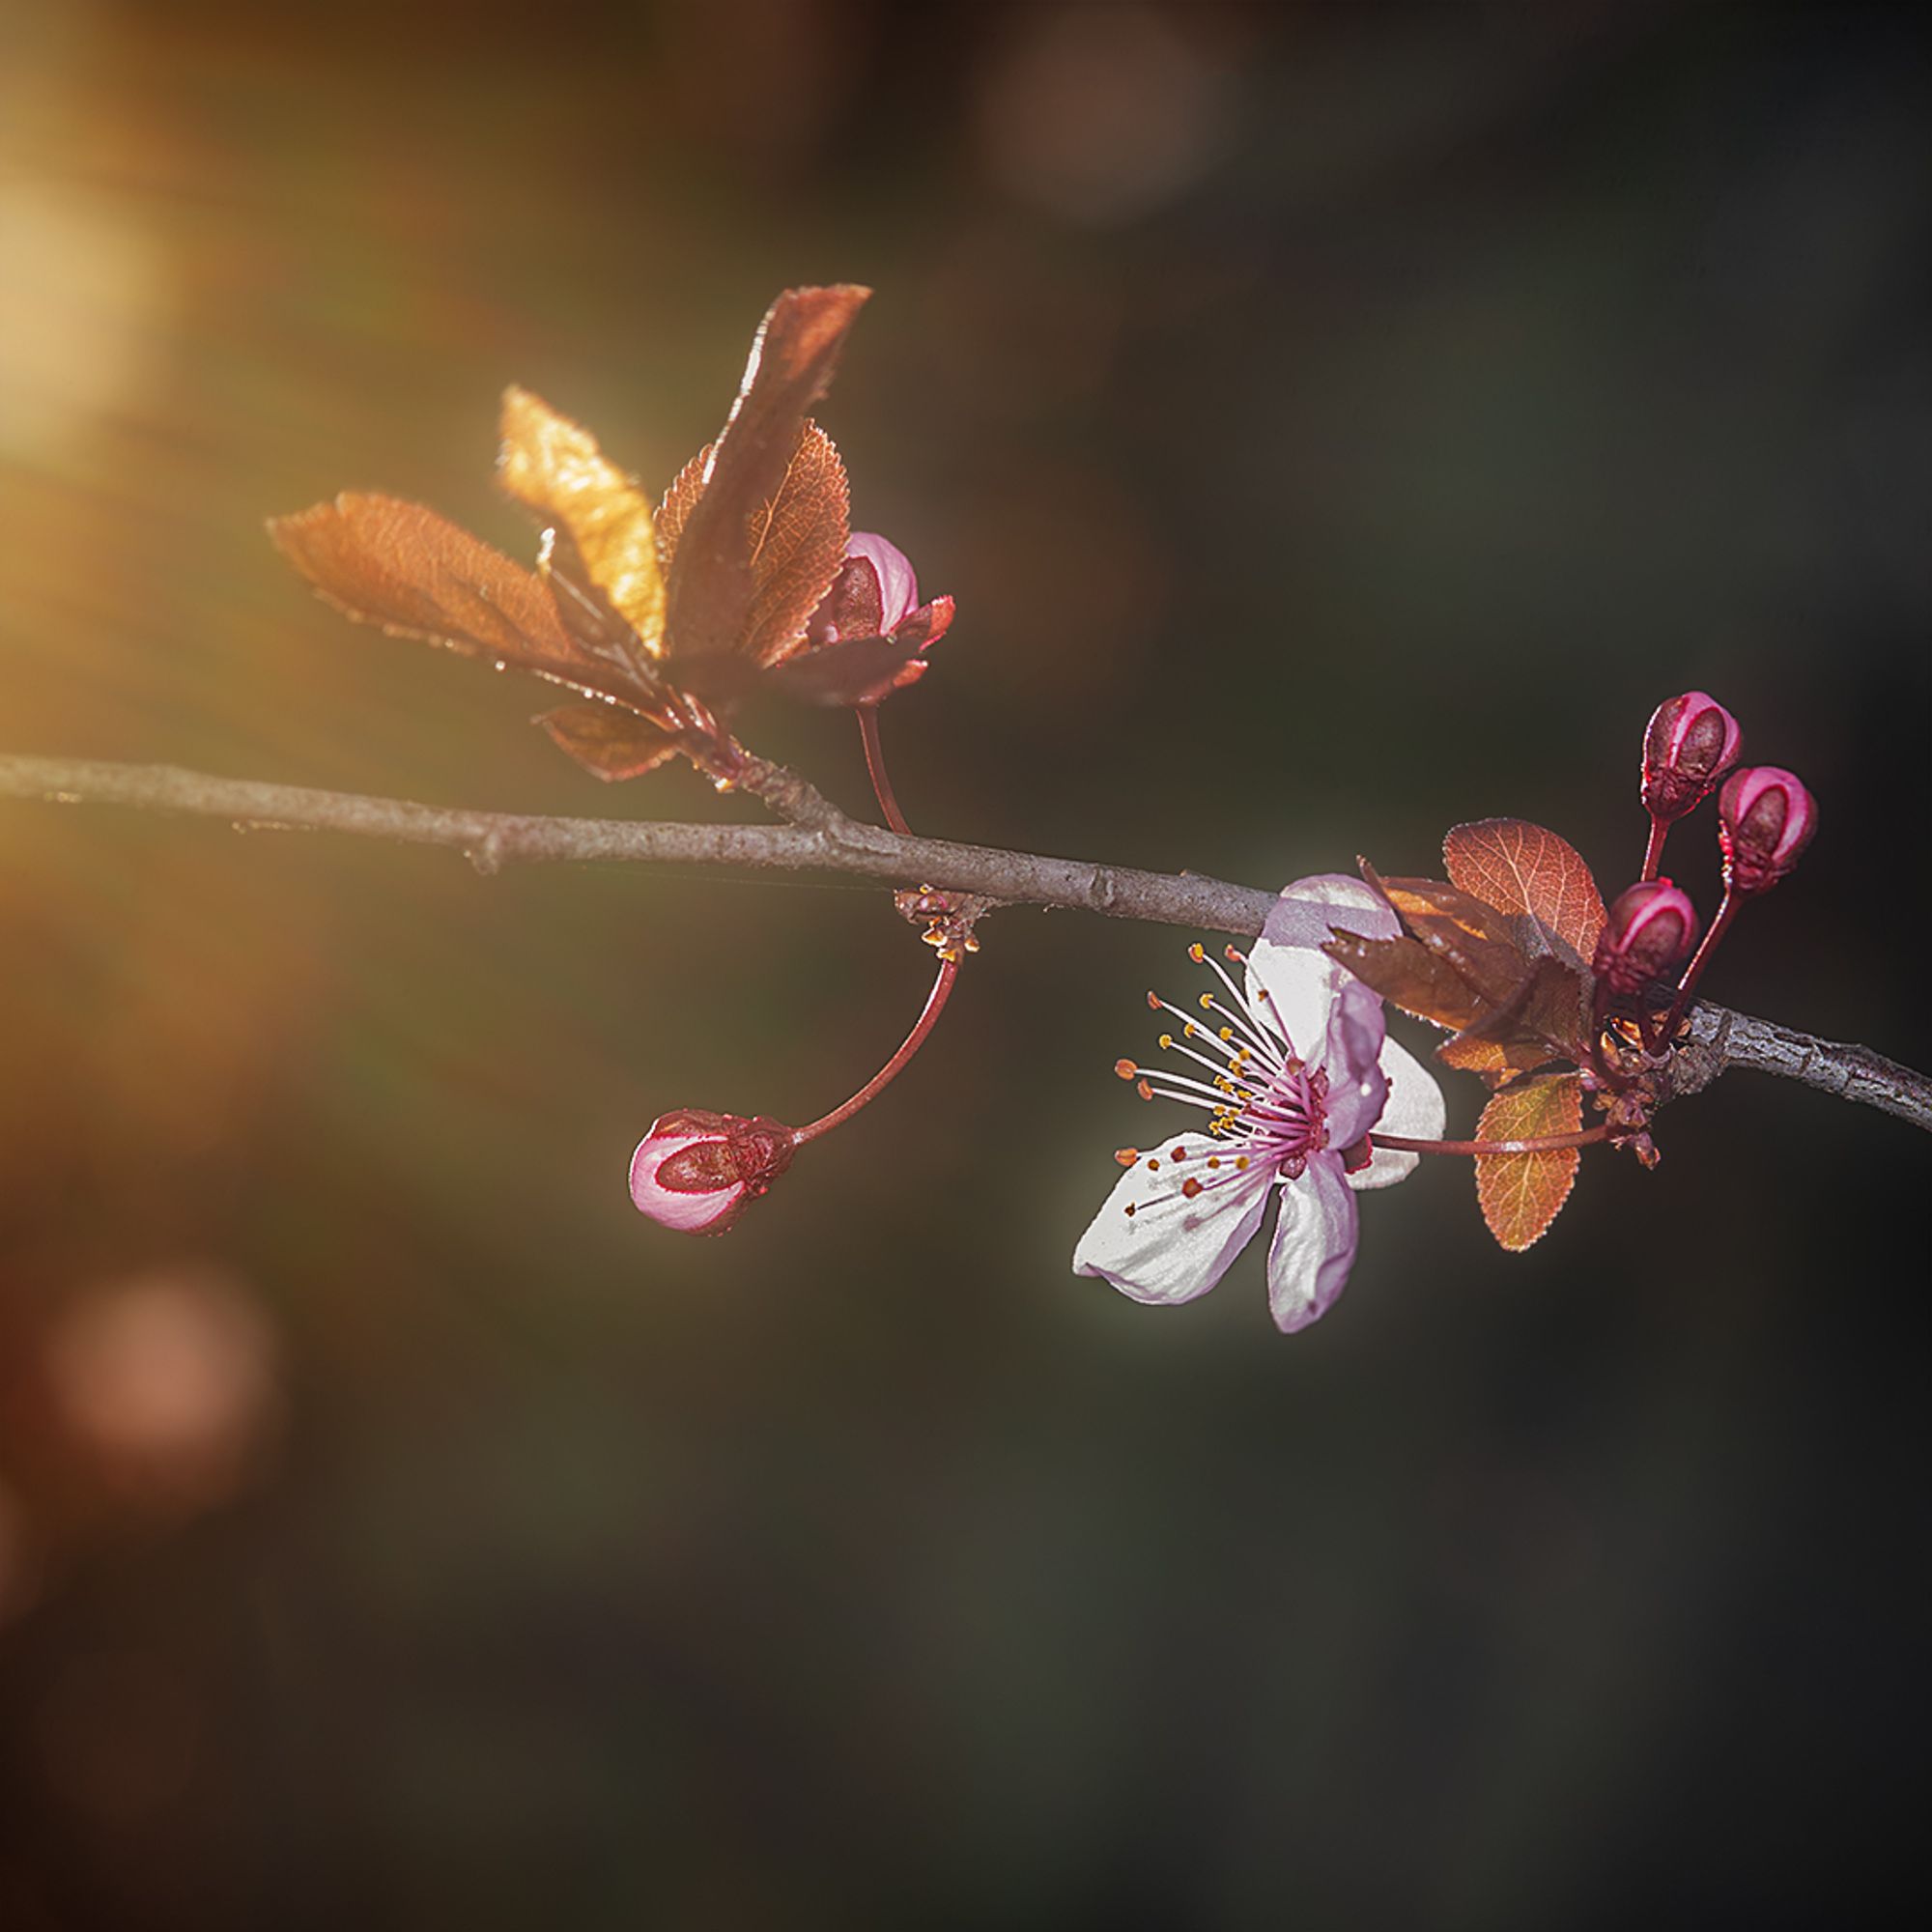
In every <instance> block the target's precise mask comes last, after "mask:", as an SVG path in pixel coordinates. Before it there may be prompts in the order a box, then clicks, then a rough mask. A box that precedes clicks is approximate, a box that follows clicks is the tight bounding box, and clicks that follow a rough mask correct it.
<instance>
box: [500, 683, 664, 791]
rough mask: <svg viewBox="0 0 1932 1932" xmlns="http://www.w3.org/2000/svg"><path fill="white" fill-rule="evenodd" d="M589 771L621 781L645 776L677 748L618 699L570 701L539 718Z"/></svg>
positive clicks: (546, 728) (598, 775)
mask: <svg viewBox="0 0 1932 1932" xmlns="http://www.w3.org/2000/svg"><path fill="white" fill-rule="evenodd" d="M535 723H537V724H539V725H542V726H543V727H544V729H545V730H546V731H548V732H549V733H550V735H551V737H552V738H553V739H554V741H555V743H556V745H557V747H558V748H559V749H560V750H562V751H564V752H567V753H569V754H570V755H571V756H572V757H573V758H575V759H576V760H577V762H578V763H579V764H580V765H582V767H583V769H584V770H585V771H587V772H590V773H593V774H594V775H595V776H596V777H598V778H600V779H604V780H606V781H610V782H611V783H615V782H617V781H621V780H624V779H635V778H641V777H642V776H643V775H644V773H646V772H649V771H655V770H656V769H657V767H658V766H659V765H661V764H663V763H664V761H665V760H666V759H667V758H668V757H671V756H674V755H675V753H676V751H677V746H676V743H675V742H674V741H673V740H672V739H671V738H670V736H669V735H668V733H666V732H665V731H663V730H661V729H660V728H659V727H658V726H657V725H653V724H652V723H651V722H650V720H649V719H648V718H639V717H638V716H637V715H636V714H635V713H634V712H630V711H626V710H623V709H622V708H621V707H620V706H618V705H614V704H599V703H596V702H592V703H589V704H565V705H562V706H560V707H559V708H558V709H557V710H555V711H546V712H545V713H544V714H543V716H542V717H540V718H538V719H537V720H535Z"/></svg>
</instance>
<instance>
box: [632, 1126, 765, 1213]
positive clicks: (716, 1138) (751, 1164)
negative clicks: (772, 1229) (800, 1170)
mask: <svg viewBox="0 0 1932 1932" xmlns="http://www.w3.org/2000/svg"><path fill="white" fill-rule="evenodd" d="M796 1145H797V1142H796V1140H795V1139H794V1137H793V1134H792V1130H791V1129H790V1128H789V1127H788V1126H786V1125H785V1124H784V1123H783V1122H781V1121H771V1120H767V1119H766V1118H765V1117H764V1116H763V1115H762V1114H759V1115H756V1116H754V1117H753V1118H752V1119H750V1120H747V1119H745V1118H744V1117H743V1116H742V1115H739V1114H713V1113H707V1112H706V1111H705V1110H704V1109H703V1108H702V1107H680V1108H678V1109H676V1110H675V1111H674V1112H672V1113H668V1114H664V1115H661V1116H660V1117H659V1118H658V1119H657V1120H655V1121H654V1122H651V1130H650V1132H649V1133H647V1134H646V1135H645V1136H644V1137H643V1139H642V1140H640V1141H639V1143H638V1151H637V1152H636V1153H634V1154H633V1155H632V1156H631V1199H632V1201H633V1202H634V1203H635V1204H636V1206H637V1208H638V1211H639V1213H640V1214H648V1215H649V1216H650V1217H651V1219H652V1220H653V1221H657V1222H660V1223H661V1224H662V1225H663V1226H665V1227H667V1228H675V1229H676V1230H677V1231H678V1233H679V1234H681V1235H722V1234H724V1233H725V1230H726V1229H727V1228H729V1227H730V1226H731V1224H732V1223H733V1222H734V1221H736V1220H737V1218H738V1216H739V1215H740V1214H742V1213H743V1212H744V1211H745V1208H747V1207H748V1206H749V1205H750V1204H751V1203H752V1202H753V1201H755V1200H756V1199H757V1198H758V1196H759V1195H761V1194H763V1193H764V1192H765V1191H766V1189H767V1188H769V1187H770V1186H771V1184H772V1182H773V1181H774V1180H776V1179H778V1178H779V1176H780V1175H781V1174H782V1173H783V1172H784V1171H785V1169H786V1168H787V1167H789V1166H790V1165H791V1156H792V1150H793V1148H794V1147H795V1146H796Z"/></svg>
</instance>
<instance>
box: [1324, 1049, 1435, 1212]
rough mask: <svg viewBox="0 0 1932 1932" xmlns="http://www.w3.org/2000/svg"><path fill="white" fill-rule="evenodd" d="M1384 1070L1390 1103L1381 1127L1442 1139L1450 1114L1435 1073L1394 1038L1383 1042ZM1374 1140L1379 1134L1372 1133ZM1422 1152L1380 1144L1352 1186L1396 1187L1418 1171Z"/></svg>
mask: <svg viewBox="0 0 1932 1932" xmlns="http://www.w3.org/2000/svg"><path fill="white" fill-rule="evenodd" d="M1382 1071H1383V1072H1384V1073H1385V1074H1387V1075H1388V1084H1389V1096H1388V1104H1387V1105H1386V1106H1385V1107H1384V1108H1383V1109H1382V1117H1381V1119H1380V1121H1379V1122H1377V1131H1378V1132H1380V1133H1385V1134H1401V1135H1403V1136H1404V1137H1405V1138H1406V1139H1408V1140H1418V1141H1439V1140H1440V1139H1441V1138H1442V1129H1443V1126H1444V1124H1445V1122H1447V1119H1448V1115H1447V1114H1446V1112H1445V1111H1444V1109H1443V1105H1442V1089H1441V1088H1440V1087H1438V1086H1437V1085H1436V1084H1435V1075H1434V1074H1433V1073H1431V1072H1430V1070H1429V1069H1428V1067H1426V1066H1425V1065H1423V1064H1422V1063H1421V1061H1419V1060H1418V1059H1416V1057H1415V1055H1414V1054H1412V1053H1411V1052H1409V1050H1408V1049H1407V1047H1406V1046H1403V1045H1402V1044H1400V1042H1398V1041H1396V1040H1393V1039H1390V1040H1384V1041H1383V1042H1382ZM1370 1138H1371V1139H1372V1140H1373V1139H1374V1138H1375V1136H1374V1135H1373V1134H1371V1136H1370ZM1421 1158H1422V1156H1421V1155H1420V1154H1419V1153H1398V1152H1396V1151H1394V1149H1392V1148H1378V1149H1377V1150H1376V1157H1375V1159H1374V1160H1372V1161H1371V1162H1370V1163H1369V1164H1368V1166H1367V1167H1365V1168H1363V1169H1362V1170H1361V1172H1360V1173H1359V1174H1351V1175H1350V1177H1349V1185H1350V1187H1357V1188H1360V1187H1393V1186H1394V1185H1395V1183H1396V1182H1397V1181H1398V1180H1402V1179H1406V1177H1407V1176H1408V1175H1410V1174H1412V1173H1414V1171H1415V1166H1416V1163H1417V1162H1418V1161H1419V1160H1420V1159H1421Z"/></svg>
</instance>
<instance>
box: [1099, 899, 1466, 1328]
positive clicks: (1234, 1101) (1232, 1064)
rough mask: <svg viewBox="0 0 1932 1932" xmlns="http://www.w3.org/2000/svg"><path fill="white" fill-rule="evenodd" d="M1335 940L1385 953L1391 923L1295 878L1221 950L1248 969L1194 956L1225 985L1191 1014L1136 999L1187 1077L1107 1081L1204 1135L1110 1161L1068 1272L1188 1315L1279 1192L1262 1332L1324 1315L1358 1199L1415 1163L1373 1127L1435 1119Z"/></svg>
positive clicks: (1128, 1069)
mask: <svg viewBox="0 0 1932 1932" xmlns="http://www.w3.org/2000/svg"><path fill="white" fill-rule="evenodd" d="M1331 929H1340V930H1343V931H1348V932H1353V933H1357V934H1359V935H1361V936H1362V937H1364V938H1372V939H1390V938H1393V937H1394V936H1395V935H1396V934H1397V932H1398V931H1399V930H1400V926H1399V923H1398V921H1397V919H1396V916H1395V913H1394V912H1393V911H1392V910H1391V909H1390V907H1389V905H1388V902H1387V901H1386V900H1385V899H1384V898H1383V897H1382V896H1381V895H1379V894H1378V893H1377V892H1376V891H1375V890H1374V889H1373V888H1372V887H1370V886H1367V885H1365V884H1364V883H1363V882H1362V881H1361V880H1359V879H1350V878H1347V877H1344V876H1342V875H1340V874H1328V875H1323V876H1320V877H1316V878H1308V879H1297V880H1296V881H1295V882H1294V884H1293V885H1292V886H1289V887H1287V888H1286V889H1285V890H1284V891H1283V893H1282V895H1281V897H1280V899H1279V900H1278V901H1277V902H1276V905H1275V907H1274V910H1273V911H1272V912H1271V913H1270V914H1269V916H1268V920H1267V923H1266V925H1265V926H1264V928H1263V931H1262V936H1261V938H1260V940H1259V941H1258V942H1257V943H1256V945H1255V947H1254V950H1253V951H1252V952H1250V953H1249V954H1248V955H1247V956H1246V959H1245V961H1243V960H1242V956H1241V954H1239V953H1238V952H1236V951H1235V949H1234V948H1232V947H1230V948H1229V949H1228V955H1229V957H1230V959H1231V960H1232V961H1234V962H1236V963H1244V964H1245V966H1246V969H1247V970H1246V974H1245V976H1244V977H1245V983H1244V984H1243V985H1239V986H1237V985H1236V982H1235V980H1234V979H1233V977H1232V976H1231V975H1229V974H1228V973H1227V972H1225V971H1223V969H1222V968H1221V967H1220V966H1219V965H1218V964H1216V963H1215V962H1213V961H1212V960H1210V959H1209V958H1208V954H1207V952H1205V950H1204V949H1203V948H1201V947H1200V946H1196V947H1194V948H1192V949H1191V954H1190V956H1191V957H1192V958H1194V959H1195V960H1196V961H1197V962H1198V963H1202V964H1208V965H1212V966H1213V969H1214V971H1215V973H1216V974H1217V976H1218V977H1219V979H1220V980H1221V983H1222V988H1223V993H1222V994H1216V993H1205V994H1203V995H1202V996H1201V998H1200V1001H1199V1006H1198V1009H1197V1010H1198V1011H1199V1012H1200V1013H1201V1014H1202V1015H1203V1017H1201V1018H1199V1019H1197V1018H1194V1017H1193V1016H1191V1015H1189V1014H1187V1013H1184V1012H1182V1011H1181V1010H1180V1009H1179V1008H1176V1007H1172V1006H1169V1005H1168V1004H1167V1002H1166V1001H1164V1000H1161V999H1159V998H1158V997H1157V996H1156V995H1154V994H1151V993H1150V994H1149V995H1148V1003H1149V1005H1150V1006H1151V1007H1153V1008H1154V1009H1157V1010H1160V1011H1165V1012H1169V1013H1172V1014H1174V1015H1175V1016H1176V1017H1177V1018H1178V1019H1179V1020H1180V1022H1181V1025H1180V1028H1179V1033H1178V1034H1164V1035H1163V1036H1162V1037H1161V1042H1160V1043H1161V1047H1162V1049H1163V1050H1164V1051H1166V1052H1169V1053H1172V1054H1174V1055H1175V1056H1177V1057H1178V1058H1179V1059H1182V1060H1186V1061H1191V1062H1193V1063H1194V1065H1196V1066H1197V1067H1199V1068H1200V1069H1201V1070H1200V1072H1199V1073H1191V1072H1175V1073H1169V1072H1164V1071H1163V1072H1155V1071H1151V1070H1149V1071H1145V1072H1144V1071H1143V1070H1142V1069H1141V1068H1140V1067H1138V1066H1136V1065H1133V1064H1132V1063H1131V1062H1128V1061H1122V1062H1121V1063H1120V1065H1119V1066H1118V1067H1117V1068H1116V1069H1115V1070H1116V1071H1117V1072H1119V1073H1120V1074H1121V1075H1122V1078H1123V1079H1129V1080H1133V1081H1134V1082H1136V1083H1137V1085H1138V1088H1139V1091H1140V1093H1141V1094H1142V1096H1143V1098H1146V1099H1156V1098H1159V1099H1174V1100H1179V1101H1182V1102H1183V1103H1185V1104H1187V1105H1189V1106H1193V1107H1197V1108H1199V1109H1201V1110H1203V1111H1204V1112H1205V1113H1206V1114H1207V1116H1208V1119H1207V1122H1206V1125H1205V1129H1204V1130H1202V1131H1197V1132H1194V1133H1183V1134H1178V1135H1176V1136H1175V1137H1174V1138H1172V1139H1170V1140H1166V1141H1163V1142H1162V1143H1161V1144H1160V1146H1159V1147H1157V1148H1152V1149H1150V1150H1147V1151H1141V1150H1139V1149H1133V1148H1123V1149H1122V1151H1121V1152H1120V1153H1119V1154H1118V1155H1117V1156H1116V1158H1117V1159H1118V1160H1119V1161H1120V1162H1121V1164H1122V1166H1123V1167H1124V1168H1125V1169H1126V1170H1127V1171H1126V1172H1125V1173H1124V1174H1123V1175H1122V1177H1121V1179H1120V1180H1119V1181H1118V1182H1117V1183H1116V1184H1115V1187H1114V1190H1113V1192H1112V1193H1111V1194H1110V1195H1109V1196H1108V1197H1107V1200H1106V1203H1105V1205H1104V1206H1103V1207H1102V1208H1101V1209H1100V1211H1099V1213H1098V1214H1097V1215H1095V1216H1094V1222H1093V1225H1092V1226H1091V1227H1090V1228H1089V1229H1088V1230H1087V1232H1086V1234H1085V1235H1084V1236H1081V1239H1080V1244H1079V1246H1078V1247H1077V1248H1075V1250H1074V1253H1073V1271H1074V1273H1076V1274H1088V1275H1098V1276H1099V1277H1100V1278H1101V1279H1102V1280H1104V1281H1108V1282H1111V1283H1112V1284H1113V1286H1114V1287H1116V1288H1117V1289H1119V1290H1120V1291H1121V1293H1122V1294H1125V1295H1127V1296H1129V1297H1130V1298H1131V1299H1133V1300H1135V1301H1142V1302H1147V1303H1149V1304H1151V1305H1155V1306H1166V1305H1169V1304H1172V1303H1176V1302H1182V1301H1192V1300H1193V1299H1194V1298H1195V1297H1196V1296H1197V1295H1202V1294H1206V1293H1208V1290H1209V1289H1210V1288H1212V1287H1213V1286H1214V1284H1215V1283H1216V1282H1218V1281H1219V1280H1220V1279H1221V1277H1222V1276H1223V1275H1224V1274H1225V1273H1226V1272H1227V1271H1228V1268H1229V1266H1230V1265H1231V1264H1233V1262H1234V1259H1235V1257H1236V1255H1237V1254H1239V1253H1240V1251H1241V1249H1242V1248H1244V1247H1245V1246H1246V1245H1247V1244H1248V1242H1249V1241H1250V1240H1251V1239H1252V1238H1253V1237H1254V1236H1255V1234H1256V1232H1257V1231H1258V1230H1259V1228H1260V1227H1261V1224H1262V1220H1263V1217H1264V1214H1265V1213H1266V1210H1267V1205H1268V1201H1269V1198H1270V1196H1271V1195H1274V1194H1276V1193H1279V1195H1280V1198H1281V1212H1280V1217H1279V1219H1278V1221H1277V1222H1276V1226H1275V1231H1274V1238H1273V1239H1272V1241H1271V1242H1270V1243H1269V1247H1268V1264H1267V1275H1268V1306H1269V1308H1270V1310H1271V1312H1272V1314H1273V1316H1274V1320H1275V1325H1276V1326H1277V1327H1279V1328H1280V1329H1281V1330H1282V1331H1283V1332H1284V1333H1285V1334H1293V1333H1294V1331H1295V1330H1297V1329H1300V1328H1305V1327H1307V1326H1308V1324H1309V1323H1310V1322H1312V1321H1317V1320H1319V1319H1320V1318H1321V1316H1322V1315H1323V1314H1325V1313H1326V1312H1327V1310H1328V1309H1329V1308H1330V1307H1332V1306H1333V1304H1334V1301H1335V1298H1336V1296H1338V1295H1339V1294H1340V1293H1342V1290H1343V1288H1344V1287H1345V1286H1346V1285H1347V1283H1348V1279H1349V1270H1350V1266H1351V1265H1352V1264H1353V1263H1354V1259H1355V1246H1356V1239H1357V1221H1356V1210H1355V1191H1356V1190H1357V1189H1361V1188H1367V1187H1386V1186H1388V1185H1390V1184H1391V1183H1392V1182H1394V1181H1397V1180H1400V1179H1403V1178H1404V1176H1406V1174H1408V1173H1409V1172H1410V1171H1411V1170H1412V1169H1413V1168H1414V1166H1415V1164H1416V1158H1417V1157H1416V1155H1415V1154H1413V1153H1407V1152H1395V1151H1389V1150H1377V1149H1376V1148H1375V1147H1374V1145H1373V1143H1372V1141H1371V1139H1370V1130H1371V1129H1372V1128H1374V1127H1376V1126H1378V1124H1381V1123H1384V1122H1385V1123H1386V1128H1387V1131H1388V1132H1390V1133H1392V1134H1399V1135H1403V1136H1405V1137H1410V1138H1415V1139H1421V1140H1434V1139H1435V1138H1437V1137H1438V1136H1439V1135H1440V1134H1441V1132H1442V1128H1443V1122H1444V1113H1443V1103H1442V1093H1441V1090H1440V1089H1439V1088H1438V1087H1437V1086H1436V1084H1435V1079H1434V1077H1433V1076H1432V1075H1431V1074H1430V1073H1429V1072H1428V1071H1427V1070H1426V1069H1425V1068H1424V1067H1423V1066H1422V1065H1421V1064H1420V1063H1419V1062H1418V1061H1417V1060H1416V1059H1415V1058H1414V1057H1413V1056H1412V1055H1411V1054H1409V1053H1408V1052H1407V1051H1406V1050H1405V1049H1404V1048H1403V1047H1401V1046H1400V1045H1398V1044H1397V1043H1396V1042H1395V1041H1394V1040H1392V1039H1389V1038H1388V1037H1387V1035H1386V1031H1385V1027H1384V1023H1383V1017H1382V1002H1381V997H1380V995H1379V994H1378V993H1375V992H1373V991H1372V990H1371V989H1370V988H1369V987H1368V986H1366V985H1364V984H1363V983H1362V981H1361V980H1357V979H1356V978H1355V977H1354V975H1353V974H1351V973H1350V972H1349V970H1348V969H1347V968H1346V967H1344V966H1341V965H1339V964H1338V963H1337V962H1335V961H1334V960H1332V959H1330V958H1328V957H1327V956H1326V954H1324V953H1323V952H1321V947H1322V945H1323V944H1324V943H1325V942H1326V941H1327V940H1328V939H1329V937H1330V934H1331ZM1224 995H1225V997H1224Z"/></svg>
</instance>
